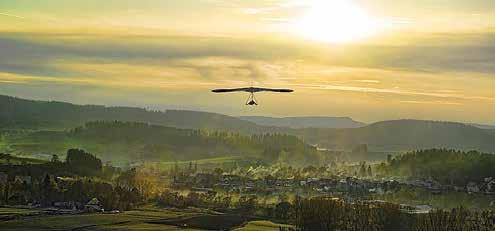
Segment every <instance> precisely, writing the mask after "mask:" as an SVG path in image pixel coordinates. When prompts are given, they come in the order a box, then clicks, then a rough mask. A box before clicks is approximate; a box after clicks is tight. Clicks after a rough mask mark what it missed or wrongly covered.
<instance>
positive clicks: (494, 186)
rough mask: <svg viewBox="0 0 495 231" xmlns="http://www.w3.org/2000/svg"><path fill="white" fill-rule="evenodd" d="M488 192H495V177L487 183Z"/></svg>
mask: <svg viewBox="0 0 495 231" xmlns="http://www.w3.org/2000/svg"><path fill="white" fill-rule="evenodd" d="M486 192H495V179H492V180H491V181H489V182H488V183H487V184H486Z"/></svg>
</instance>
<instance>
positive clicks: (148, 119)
mask: <svg viewBox="0 0 495 231" xmlns="http://www.w3.org/2000/svg"><path fill="white" fill-rule="evenodd" d="M115 120H117V121H127V122H143V123H150V124H156V125H163V126H170V127H177V128H192V129H211V130H229V131H240V132H245V133H255V132H261V131H263V130H266V129H267V128H263V127H261V126H258V125H256V124H254V123H251V122H248V121H243V120H240V119H238V118H235V117H230V116H226V115H221V114H215V113H207V112H197V111H180V110H167V111H165V112H162V111H150V110H146V109H142V108H131V107H105V106H98V105H75V104H70V103H64V102H54V101H51V102H48V101H35V100H25V99H19V98H15V97H10V96H1V95H0V128H3V129H6V128H7V129H20V128H21V129H67V128H73V127H76V126H81V125H83V124H85V123H86V122H89V121H115Z"/></svg>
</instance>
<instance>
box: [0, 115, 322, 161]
mask: <svg viewBox="0 0 495 231" xmlns="http://www.w3.org/2000/svg"><path fill="white" fill-rule="evenodd" d="M6 142H7V143H8V144H10V145H11V146H12V147H13V149H15V150H16V151H17V152H20V153H23V154H36V153H52V154H54V153H55V154H57V153H58V154H60V153H64V152H65V150H67V149H70V148H81V149H84V150H87V151H89V152H91V153H94V154H96V155H98V156H99V157H101V158H102V159H104V160H112V161H116V162H120V163H122V162H125V161H129V160H130V161H140V160H146V161H173V160H197V159H205V158H215V157H232V156H239V157H246V158H257V159H262V160H265V161H268V162H273V161H287V162H288V161H290V162H293V163H299V164H304V163H315V162H316V161H318V159H317V158H318V156H317V151H316V148H314V147H312V146H310V145H307V144H305V143H304V142H302V141H301V140H299V139H298V138H297V137H295V136H290V135H279V134H266V135H252V136H243V135H239V134H237V133H228V132H205V131H199V130H191V129H178V128H171V127H163V126H157V125H149V124H144V123H135V122H89V123H87V124H86V125H85V126H82V127H78V128H75V129H72V130H70V131H39V132H33V133H26V134H17V135H16V136H12V137H8V138H7V140H6Z"/></svg>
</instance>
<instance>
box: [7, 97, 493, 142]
mask: <svg viewBox="0 0 495 231" xmlns="http://www.w3.org/2000/svg"><path fill="white" fill-rule="evenodd" d="M245 118H246V117H244V119H245ZM266 118H268V119H267V121H272V122H270V123H268V124H265V125H270V126H263V125H258V124H256V123H253V122H251V121H246V120H241V119H239V118H236V117H231V116H226V115H221V114H215V113H207V112H196V111H178V110H167V111H165V112H161V111H149V110H145V109H140V108H130V107H105V106H94V105H85V106H81V105H74V104H70V103H62V102H46V101H34V100H24V99H19V98H14V97H9V96H0V129H1V130H4V131H5V130H9V132H10V133H12V132H13V131H12V130H59V131H61V130H66V129H72V128H74V127H78V126H82V125H84V124H85V123H87V122H91V121H123V122H140V123H147V124H152V125H160V126H166V127H175V128H184V129H201V130H207V131H216V130H218V131H228V132H235V133H240V134H245V135H251V134H263V133H279V134H290V135H295V136H298V137H299V138H301V139H303V140H304V141H305V142H307V143H310V144H315V145H318V146H319V147H322V148H329V149H343V150H352V149H353V148H354V147H356V146H357V145H360V144H368V148H369V150H371V151H387V152H388V151H410V150H415V149H426V148H455V149H460V150H472V149H473V150H478V151H484V152H495V132H494V131H495V130H489V129H481V128H477V127H475V126H470V125H465V124H461V123H452V122H437V121H421V120H394V121H383V122H378V123H374V124H370V125H367V126H363V127H356V128H324V127H316V128H298V129H295V128H289V127H276V126H273V125H280V126H281V125H284V124H285V125H287V124H286V123H287V121H291V120H296V121H300V122H299V123H296V122H294V124H295V125H291V126H296V127H298V126H303V125H308V124H309V123H311V124H312V125H316V124H317V123H316V122H315V121H319V122H322V123H319V124H320V125H321V126H330V125H328V124H329V123H328V121H329V119H328V118H329V117H328V118H327V117H321V118H320V119H316V120H315V119H303V118H297V117H295V118H289V119H283V118H282V119H281V122H276V121H275V120H277V118H272V119H270V118H269V117H261V118H259V119H261V120H265V119H266ZM251 119H253V118H252V117H251ZM342 119H343V121H347V122H350V123H351V124H350V125H352V124H354V125H358V124H356V123H354V122H351V121H352V120H350V119H347V118H342ZM256 120H257V119H256ZM308 120H309V121H310V122H308ZM325 121H326V122H325ZM323 122H325V123H326V124H327V125H324V123H323ZM260 123H261V122H260ZM357 123H359V122H357ZM341 125H342V124H341ZM348 125H349V124H348ZM350 125H349V126H350ZM354 125H353V126H354ZM287 126H288V125H287ZM334 126H337V125H334ZM16 132H19V131H16ZM21 133H22V132H21ZM1 138H2V136H1V134H0V147H2V145H3V144H2V139H1Z"/></svg>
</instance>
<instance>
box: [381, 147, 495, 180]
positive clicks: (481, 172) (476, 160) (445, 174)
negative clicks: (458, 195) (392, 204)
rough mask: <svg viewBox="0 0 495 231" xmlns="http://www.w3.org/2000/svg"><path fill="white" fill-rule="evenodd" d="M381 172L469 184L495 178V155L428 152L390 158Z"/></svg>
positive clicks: (438, 150)
mask: <svg viewBox="0 0 495 231" xmlns="http://www.w3.org/2000/svg"><path fill="white" fill-rule="evenodd" d="M387 162H388V163H386V164H385V163H384V164H382V165H381V166H380V167H379V170H380V171H381V172H382V173H384V174H387V175H395V176H410V177H414V178H430V177H432V178H434V179H436V180H438V181H440V182H441V183H444V184H454V185H462V186H464V185H466V184H467V183H468V182H470V181H473V182H481V181H483V179H484V178H487V177H495V168H494V167H493V166H495V155H493V154H488V153H480V152H478V151H469V152H463V151H456V150H449V149H428V150H419V151H413V152H408V153H406V154H403V155H399V156H396V157H395V158H391V157H389V159H388V161H387Z"/></svg>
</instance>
